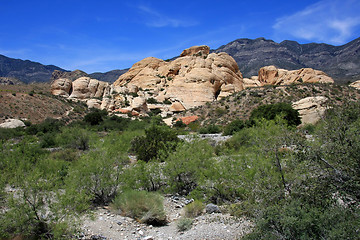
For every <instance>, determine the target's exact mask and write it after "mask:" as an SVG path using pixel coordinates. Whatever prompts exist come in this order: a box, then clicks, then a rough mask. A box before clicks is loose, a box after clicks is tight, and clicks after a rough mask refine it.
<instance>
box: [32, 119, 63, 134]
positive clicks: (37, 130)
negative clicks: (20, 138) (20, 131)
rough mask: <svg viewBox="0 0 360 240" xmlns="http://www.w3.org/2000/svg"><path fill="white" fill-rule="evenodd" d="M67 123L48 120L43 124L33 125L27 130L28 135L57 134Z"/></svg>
mask: <svg viewBox="0 0 360 240" xmlns="http://www.w3.org/2000/svg"><path fill="white" fill-rule="evenodd" d="M64 125H65V123H64V122H63V121H61V120H57V119H52V118H46V119H45V120H44V121H43V122H42V123H39V124H32V125H31V126H29V127H27V128H26V133H27V134H30V135H36V134H45V133H57V132H59V131H60V129H61V127H63V126H64Z"/></svg>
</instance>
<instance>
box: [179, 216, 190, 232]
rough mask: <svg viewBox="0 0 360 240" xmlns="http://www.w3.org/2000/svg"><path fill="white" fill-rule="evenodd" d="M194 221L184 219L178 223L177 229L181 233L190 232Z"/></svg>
mask: <svg viewBox="0 0 360 240" xmlns="http://www.w3.org/2000/svg"><path fill="white" fill-rule="evenodd" d="M192 224H193V220H192V219H191V218H186V217H182V218H180V219H179V220H177V222H176V228H177V230H178V231H179V232H184V231H188V230H190V229H191V227H192Z"/></svg>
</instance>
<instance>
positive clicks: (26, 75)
mask: <svg viewBox="0 0 360 240" xmlns="http://www.w3.org/2000/svg"><path fill="white" fill-rule="evenodd" d="M55 71H60V72H64V73H66V72H69V71H67V70H65V69H62V68H60V67H57V66H54V65H43V64H41V63H38V62H33V61H29V60H21V59H14V58H9V57H6V56H4V55H0V77H2V78H11V79H13V82H14V81H15V82H16V80H17V81H20V82H23V83H27V84H28V83H34V82H49V81H51V80H52V74H53V73H54V72H55ZM127 71H128V69H122V70H112V71H108V72H105V73H101V72H95V73H91V74H86V73H84V72H83V75H86V76H89V77H91V78H95V79H98V80H100V81H104V82H110V83H112V82H114V81H115V80H116V79H118V77H119V76H120V75H122V74H124V73H125V72H127ZM4 83H5V81H4Z"/></svg>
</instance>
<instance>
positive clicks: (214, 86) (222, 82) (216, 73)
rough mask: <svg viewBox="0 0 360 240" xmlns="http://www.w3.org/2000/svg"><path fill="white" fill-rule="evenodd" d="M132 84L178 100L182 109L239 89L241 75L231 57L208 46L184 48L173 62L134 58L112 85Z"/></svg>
mask: <svg viewBox="0 0 360 240" xmlns="http://www.w3.org/2000/svg"><path fill="white" fill-rule="evenodd" d="M128 84H132V85H135V86H138V87H139V88H140V89H148V90H153V91H156V93H157V96H156V98H157V100H159V101H164V100H165V99H170V100H172V101H174V102H175V101H177V102H181V104H182V105H183V106H184V108H185V109H189V108H192V107H195V106H200V105H203V104H204V103H206V102H209V101H213V100H216V99H217V98H218V97H219V96H220V97H224V96H227V95H230V94H232V93H234V92H236V91H240V90H242V89H243V88H244V87H243V83H242V75H241V73H240V71H239V68H238V66H237V64H236V62H235V61H234V59H233V58H232V57H230V56H229V55H228V54H226V53H217V54H216V53H211V54H209V48H208V47H207V46H200V47H193V48H189V49H186V50H184V51H183V53H182V54H181V57H179V58H177V59H175V60H174V61H172V62H166V61H163V60H161V59H157V58H154V57H149V58H145V59H143V60H141V61H140V62H137V63H135V64H134V65H133V67H132V68H131V69H130V70H129V71H128V72H127V73H125V74H123V75H122V76H120V77H119V79H118V80H117V81H116V82H115V83H114V86H126V85H128Z"/></svg>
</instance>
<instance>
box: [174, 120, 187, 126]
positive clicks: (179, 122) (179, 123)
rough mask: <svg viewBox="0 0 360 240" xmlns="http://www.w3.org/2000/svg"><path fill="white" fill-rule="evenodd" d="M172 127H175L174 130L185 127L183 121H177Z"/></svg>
mask: <svg viewBox="0 0 360 240" xmlns="http://www.w3.org/2000/svg"><path fill="white" fill-rule="evenodd" d="M174 127H176V128H184V127H186V124H185V123H184V122H183V121H181V120H179V121H176V122H175V124H174Z"/></svg>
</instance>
